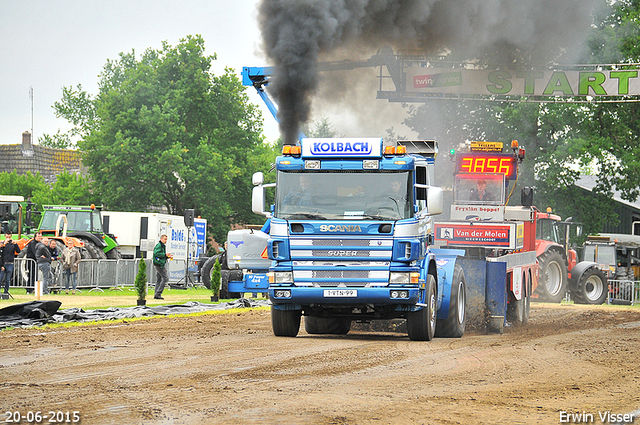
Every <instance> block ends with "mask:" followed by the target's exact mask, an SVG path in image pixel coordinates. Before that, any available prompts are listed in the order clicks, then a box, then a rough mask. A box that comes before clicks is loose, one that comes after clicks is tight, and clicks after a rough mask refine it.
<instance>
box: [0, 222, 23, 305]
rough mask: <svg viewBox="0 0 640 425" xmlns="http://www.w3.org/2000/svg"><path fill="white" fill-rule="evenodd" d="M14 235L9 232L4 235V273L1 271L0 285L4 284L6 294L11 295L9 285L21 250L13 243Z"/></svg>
mask: <svg viewBox="0 0 640 425" xmlns="http://www.w3.org/2000/svg"><path fill="white" fill-rule="evenodd" d="M12 236H13V235H12V234H11V233H10V232H7V233H6V234H5V235H4V247H3V248H2V271H0V284H2V283H4V293H5V294H8V293H9V285H10V284H11V278H12V277H13V262H14V261H15V259H16V255H18V254H20V248H18V245H16V244H15V243H13V240H12V239H11V238H12Z"/></svg>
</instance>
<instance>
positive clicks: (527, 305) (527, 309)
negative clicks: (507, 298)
mask: <svg viewBox="0 0 640 425" xmlns="http://www.w3.org/2000/svg"><path fill="white" fill-rule="evenodd" d="M526 288H527V293H526V296H525V298H524V309H523V311H522V324H523V325H526V324H527V323H529V317H530V316H531V280H529V281H528V282H527V285H526Z"/></svg>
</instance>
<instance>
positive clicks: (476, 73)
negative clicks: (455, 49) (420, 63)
mask: <svg viewBox="0 0 640 425" xmlns="http://www.w3.org/2000/svg"><path fill="white" fill-rule="evenodd" d="M405 70H406V74H405V75H406V86H405V87H406V91H407V92H414V93H451V94H467V95H485V96H492V95H504V96H594V97H604V96H627V95H632V96H637V95H640V75H639V72H638V70H605V71H515V70H460V71H454V72H452V71H451V70H450V69H448V70H446V69H436V68H422V67H409V68H406V69H405Z"/></svg>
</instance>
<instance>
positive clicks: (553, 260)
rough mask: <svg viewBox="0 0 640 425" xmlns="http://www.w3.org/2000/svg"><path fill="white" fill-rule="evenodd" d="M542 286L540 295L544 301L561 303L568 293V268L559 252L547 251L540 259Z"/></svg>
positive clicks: (539, 290)
mask: <svg viewBox="0 0 640 425" xmlns="http://www.w3.org/2000/svg"><path fill="white" fill-rule="evenodd" d="M538 263H539V264H540V285H538V289H537V291H538V294H539V295H540V299H541V300H542V301H546V302H550V303H559V302H560V301H562V299H563V298H564V296H565V294H566V292H567V282H568V278H567V266H566V263H565V261H564V258H562V255H560V253H558V252H557V251H547V252H544V253H542V254H541V255H540V256H539V257H538Z"/></svg>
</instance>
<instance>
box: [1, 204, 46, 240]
mask: <svg viewBox="0 0 640 425" xmlns="http://www.w3.org/2000/svg"><path fill="white" fill-rule="evenodd" d="M35 207H36V204H34V203H33V202H31V201H29V200H25V199H24V197H22V196H8V195H0V240H3V239H4V235H5V233H7V232H9V233H12V234H13V236H14V240H15V241H16V242H17V244H18V246H19V247H20V249H22V248H24V246H25V244H26V243H27V242H28V241H29V239H30V238H31V237H32V236H33V232H34V224H33V218H34V217H35V216H36V215H37V214H39V212H38V211H37V210H36V208H35Z"/></svg>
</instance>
